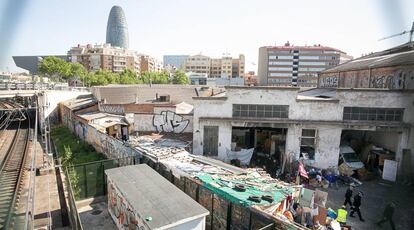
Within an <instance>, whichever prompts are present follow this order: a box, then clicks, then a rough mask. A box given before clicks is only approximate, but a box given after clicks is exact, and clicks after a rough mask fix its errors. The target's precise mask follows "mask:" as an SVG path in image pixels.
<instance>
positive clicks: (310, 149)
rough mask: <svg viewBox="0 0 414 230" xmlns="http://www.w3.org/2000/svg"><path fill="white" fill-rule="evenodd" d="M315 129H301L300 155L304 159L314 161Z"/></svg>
mask: <svg viewBox="0 0 414 230" xmlns="http://www.w3.org/2000/svg"><path fill="white" fill-rule="evenodd" d="M316 134H317V132H316V129H302V136H301V137H300V155H301V157H303V158H304V159H309V160H315V148H316Z"/></svg>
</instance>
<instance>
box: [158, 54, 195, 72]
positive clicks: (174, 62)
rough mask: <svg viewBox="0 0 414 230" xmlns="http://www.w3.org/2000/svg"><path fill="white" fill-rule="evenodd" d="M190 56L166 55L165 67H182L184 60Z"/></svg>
mask: <svg viewBox="0 0 414 230" xmlns="http://www.w3.org/2000/svg"><path fill="white" fill-rule="evenodd" d="M188 57H189V55H164V57H163V62H164V67H167V66H171V67H175V68H177V69H182V68H183V66H184V62H185V60H186V59H187V58H188Z"/></svg>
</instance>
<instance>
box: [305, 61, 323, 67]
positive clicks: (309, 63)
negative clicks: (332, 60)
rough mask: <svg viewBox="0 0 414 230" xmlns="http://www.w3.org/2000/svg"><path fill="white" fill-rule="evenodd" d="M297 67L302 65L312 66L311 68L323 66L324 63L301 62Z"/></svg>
mask: <svg viewBox="0 0 414 230" xmlns="http://www.w3.org/2000/svg"><path fill="white" fill-rule="evenodd" d="M299 65H300V66H304V65H312V66H314V65H322V66H324V65H326V62H323V61H321V62H301V63H300V64H299Z"/></svg>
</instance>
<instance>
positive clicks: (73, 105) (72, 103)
mask: <svg viewBox="0 0 414 230" xmlns="http://www.w3.org/2000/svg"><path fill="white" fill-rule="evenodd" d="M62 104H63V105H65V106H66V107H67V108H69V109H70V110H72V111H73V112H76V111H78V110H81V109H84V108H88V107H91V106H93V105H97V104H98V101H97V100H96V99H95V97H94V96H93V95H92V94H85V95H80V96H78V97H76V98H74V99H70V100H67V101H64V102H63V103H62Z"/></svg>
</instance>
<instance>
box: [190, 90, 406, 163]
mask: <svg viewBox="0 0 414 230" xmlns="http://www.w3.org/2000/svg"><path fill="white" fill-rule="evenodd" d="M297 95H298V92H297V89H295V88H292V89H275V88H273V89H271V88H268V89H266V88H243V87H233V88H232V87H230V88H226V97H227V98H218V99H216V100H213V99H212V98H209V99H206V100H203V99H199V100H195V104H194V129H193V130H194V132H193V134H194V135H193V153H194V154H203V146H202V144H203V128H204V126H219V136H218V151H219V153H218V155H219V158H223V157H224V156H225V154H226V148H228V149H230V147H231V133H232V132H231V130H232V127H233V126H236V123H237V126H239V127H240V126H241V127H243V126H244V125H245V124H243V123H245V122H235V121H232V119H231V118H232V107H233V104H273V105H289V120H295V121H297V122H295V123H294V124H284V125H287V126H288V133H287V137H286V153H288V154H294V155H295V156H297V157H298V155H299V152H300V136H301V130H302V128H312V129H317V130H318V137H317V149H316V153H315V161H314V162H309V163H310V164H313V165H314V166H316V167H322V168H326V167H330V166H336V165H337V163H338V157H339V145H340V139H341V133H342V129H345V128H346V127H344V126H343V125H342V124H341V123H342V121H343V108H344V107H345V106H360V107H382V108H393V107H394V108H405V111H404V122H405V123H411V124H412V125H414V94H413V93H409V92H404V93H403V92H397V91H382V90H359V91H358V90H352V91H351V90H338V91H337V99H338V100H336V101H320V100H319V101H318V100H308V101H306V100H297V99H296V98H297ZM200 118H210V119H201V120H200ZM222 118H227V119H222ZM309 121H310V122H309ZM311 121H323V122H325V123H323V124H321V123H316V122H315V123H312V122H311ZM327 121H334V122H337V123H336V124H335V123H326V122H327ZM338 121H340V122H341V123H338ZM240 123H242V124H240ZM269 125H270V124H269ZM282 125H283V124H282ZM269 127H270V126H269ZM368 128H370V127H368ZM361 129H362V130H363V129H367V127H361ZM376 135H377V137H376V138H378V139H377V140H378V141H379V142H382V141H381V140H382V139H383V140H384V143H385V145H387V146H391V145H392V143H391V142H393V141H395V138H393V140H392V141H391V140H385V139H384V138H387V137H386V135H381V134H376ZM413 136H414V134H413V131H411V134H410V129H409V128H405V129H404V131H403V132H401V134H400V135H399V137H398V138H397V140H396V143H395V146H393V147H394V148H395V149H396V150H397V157H396V158H397V160H399V159H401V154H402V149H403V148H410V149H411V150H412V151H413V150H414V137H413ZM390 141H391V142H390ZM384 147H386V146H384ZM412 155H414V152H412ZM413 162H414V156H413ZM413 165H414V164H413Z"/></svg>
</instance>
